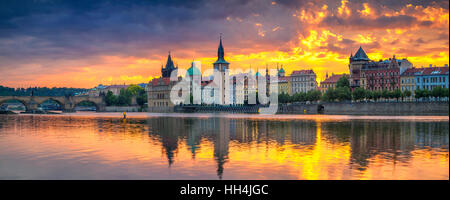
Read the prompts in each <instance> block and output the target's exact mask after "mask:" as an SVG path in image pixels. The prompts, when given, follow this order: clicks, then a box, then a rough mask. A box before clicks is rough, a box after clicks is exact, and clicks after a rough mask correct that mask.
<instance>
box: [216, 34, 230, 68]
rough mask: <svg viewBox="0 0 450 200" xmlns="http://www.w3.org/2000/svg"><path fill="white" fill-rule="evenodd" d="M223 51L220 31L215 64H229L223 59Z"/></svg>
mask: <svg viewBox="0 0 450 200" xmlns="http://www.w3.org/2000/svg"><path fill="white" fill-rule="evenodd" d="M224 57H225V51H224V50H223V45H222V33H221V34H220V42H219V48H218V49H217V61H216V62H215V63H217V64H229V63H228V62H227V61H225V58H224Z"/></svg>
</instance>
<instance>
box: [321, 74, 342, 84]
mask: <svg viewBox="0 0 450 200" xmlns="http://www.w3.org/2000/svg"><path fill="white" fill-rule="evenodd" d="M344 75H346V74H333V75H331V76H330V77H328V78H327V79H325V80H324V81H322V82H320V84H323V83H336V82H337V81H338V80H339V79H340V78H341V77H343V76H344Z"/></svg>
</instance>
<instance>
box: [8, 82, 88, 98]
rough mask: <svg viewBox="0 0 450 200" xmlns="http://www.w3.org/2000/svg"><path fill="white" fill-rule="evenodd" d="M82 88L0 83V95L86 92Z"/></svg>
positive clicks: (67, 94) (53, 94)
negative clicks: (7, 85) (23, 86)
mask: <svg viewBox="0 0 450 200" xmlns="http://www.w3.org/2000/svg"><path fill="white" fill-rule="evenodd" d="M86 91H87V89H83V88H66V87H63V88H57V87H53V88H48V87H30V88H10V87H4V86H1V85H0V96H30V95H31V94H33V96H74V95H75V94H78V93H82V92H86Z"/></svg>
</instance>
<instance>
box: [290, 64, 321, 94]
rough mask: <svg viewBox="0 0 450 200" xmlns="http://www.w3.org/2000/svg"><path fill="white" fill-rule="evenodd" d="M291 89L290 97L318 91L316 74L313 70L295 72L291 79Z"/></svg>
mask: <svg viewBox="0 0 450 200" xmlns="http://www.w3.org/2000/svg"><path fill="white" fill-rule="evenodd" d="M289 87H290V92H289V95H293V94H295V93H299V92H308V91H311V90H316V89H317V81H316V73H314V71H313V70H300V71H293V72H292V74H291V77H290V78H289Z"/></svg>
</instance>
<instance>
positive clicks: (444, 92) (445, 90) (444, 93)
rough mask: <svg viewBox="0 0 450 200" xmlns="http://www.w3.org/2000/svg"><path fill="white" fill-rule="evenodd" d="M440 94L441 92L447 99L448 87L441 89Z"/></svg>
mask: <svg viewBox="0 0 450 200" xmlns="http://www.w3.org/2000/svg"><path fill="white" fill-rule="evenodd" d="M442 94H443V97H445V98H447V101H448V96H449V89H448V88H444V89H443V90H442Z"/></svg>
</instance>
